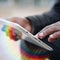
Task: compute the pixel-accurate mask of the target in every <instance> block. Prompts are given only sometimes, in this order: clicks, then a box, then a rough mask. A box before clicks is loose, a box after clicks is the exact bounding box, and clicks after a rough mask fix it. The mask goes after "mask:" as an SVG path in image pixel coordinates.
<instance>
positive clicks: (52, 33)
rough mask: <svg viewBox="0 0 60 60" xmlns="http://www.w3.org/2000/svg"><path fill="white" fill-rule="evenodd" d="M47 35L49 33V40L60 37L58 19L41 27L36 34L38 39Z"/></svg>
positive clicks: (59, 22)
mask: <svg viewBox="0 0 60 60" xmlns="http://www.w3.org/2000/svg"><path fill="white" fill-rule="evenodd" d="M48 35H49V37H48V41H49V42H53V41H55V40H56V39H58V38H60V21H58V22H56V23H53V24H51V25H48V26H46V27H45V28H43V29H42V30H41V31H40V32H39V33H38V34H37V37H38V38H40V39H43V38H45V37H46V36H48Z"/></svg>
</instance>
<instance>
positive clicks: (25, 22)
mask: <svg viewBox="0 0 60 60" xmlns="http://www.w3.org/2000/svg"><path fill="white" fill-rule="evenodd" d="M9 20H10V21H12V22H15V23H18V24H19V25H21V26H22V27H23V28H25V29H26V30H28V31H29V32H31V31H32V27H31V23H30V22H29V21H28V20H27V19H26V18H18V17H13V18H10V19H9Z"/></svg>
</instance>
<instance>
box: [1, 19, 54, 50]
mask: <svg viewBox="0 0 60 60" xmlns="http://www.w3.org/2000/svg"><path fill="white" fill-rule="evenodd" d="M0 25H2V27H1V29H2V31H6V29H7V35H8V36H9V37H10V38H12V39H15V40H18V39H20V38H21V37H22V34H25V35H26V36H27V37H29V38H30V39H31V40H29V39H27V41H28V42H30V43H33V44H35V45H37V46H40V47H42V48H44V49H46V50H48V51H53V48H52V47H50V46H49V45H47V44H46V43H44V42H43V41H42V40H40V39H38V38H36V37H34V35H32V34H31V33H30V32H28V31H27V30H26V29H24V28H23V27H22V26H20V25H19V24H17V23H14V22H10V21H8V20H5V19H1V18H0ZM9 27H10V28H9ZM11 32H12V33H11ZM23 40H24V39H23Z"/></svg>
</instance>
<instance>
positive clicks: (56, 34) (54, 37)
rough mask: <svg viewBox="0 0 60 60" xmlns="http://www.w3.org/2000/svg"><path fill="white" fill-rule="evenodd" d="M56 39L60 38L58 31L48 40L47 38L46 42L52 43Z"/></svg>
mask: <svg viewBox="0 0 60 60" xmlns="http://www.w3.org/2000/svg"><path fill="white" fill-rule="evenodd" d="M58 38H60V31H57V32H55V33H53V34H51V35H50V36H49V38H48V41H49V42H53V41H55V40H56V39H58Z"/></svg>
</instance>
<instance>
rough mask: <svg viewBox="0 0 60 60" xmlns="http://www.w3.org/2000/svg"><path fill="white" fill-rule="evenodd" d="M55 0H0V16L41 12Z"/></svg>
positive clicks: (47, 8)
mask: <svg viewBox="0 0 60 60" xmlns="http://www.w3.org/2000/svg"><path fill="white" fill-rule="evenodd" d="M54 2H55V0H0V17H2V18H7V17H13V16H18V17H25V16H28V15H34V14H41V13H43V12H45V11H47V10H49V9H51V7H52V6H53V4H54Z"/></svg>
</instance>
